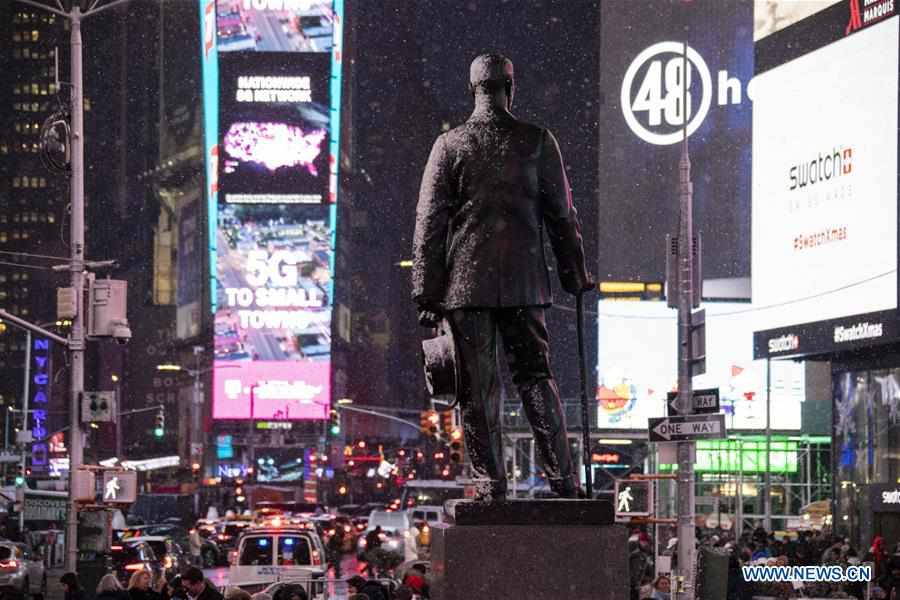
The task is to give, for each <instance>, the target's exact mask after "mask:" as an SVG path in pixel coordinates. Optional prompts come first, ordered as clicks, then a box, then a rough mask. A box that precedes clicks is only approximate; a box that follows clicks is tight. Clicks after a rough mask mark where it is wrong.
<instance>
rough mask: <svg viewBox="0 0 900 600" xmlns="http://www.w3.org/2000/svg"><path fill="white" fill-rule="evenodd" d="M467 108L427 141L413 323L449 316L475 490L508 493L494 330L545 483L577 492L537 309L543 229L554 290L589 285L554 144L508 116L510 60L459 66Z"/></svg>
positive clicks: (542, 287)
mask: <svg viewBox="0 0 900 600" xmlns="http://www.w3.org/2000/svg"><path fill="white" fill-rule="evenodd" d="M469 83H470V89H471V92H472V96H473V98H474V100H475V110H474V112H473V113H472V116H471V117H469V120H468V121H466V122H465V123H464V124H463V125H461V126H459V127H456V128H455V129H452V130H450V131H448V132H447V133H445V134H443V135H441V136H440V137H438V138H437V141H435V143H434V147H433V148H432V150H431V155H430V156H429V158H428V165H427V166H426V168H425V173H424V175H423V177H422V186H421V190H420V192H419V203H418V206H417V208H416V230H415V238H414V241H413V300H414V301H415V302H416V304H417V305H418V308H419V322H420V323H421V324H422V325H424V326H426V327H434V326H435V325H436V324H437V323H438V322H439V321H440V320H441V319H442V318H446V319H447V321H448V322H449V323H450V326H451V328H452V331H453V334H454V337H455V339H456V343H457V360H458V362H459V365H458V368H459V370H460V385H459V389H457V397H458V399H459V403H460V408H461V410H462V418H463V430H464V432H465V442H466V448H467V450H468V452H469V457H470V459H471V462H472V470H473V474H474V476H475V479H476V481H477V482H478V483H477V485H476V489H477V498H478V499H480V500H500V499H503V498H505V495H506V468H505V463H504V458H503V452H502V444H501V431H500V410H501V406H500V394H499V391H500V390H499V387H498V374H497V338H498V334H499V337H500V339H501V340H502V342H503V346H504V349H505V352H506V356H507V360H508V361H509V367H510V371H511V373H512V378H513V381H514V383H515V385H516V386H517V387H518V390H519V394H520V396H521V399H522V405H523V406H524V409H525V414H526V416H527V417H528V420H529V422H530V423H531V427H532V430H533V431H534V437H535V440H536V444H537V448H538V451H539V453H540V457H541V459H542V461H543V464H544V471H545V472H546V474H547V477H548V479H549V482H550V487H551V489H552V490H553V491H554V492H556V493H557V494H558V495H559V496H561V497H567V498H571V497H576V496H577V494H578V489H579V483H578V475H577V473H576V472H575V468H574V466H573V463H572V457H571V454H570V451H569V444H568V442H567V440H566V425H565V418H564V416H563V413H562V406H561V404H560V399H559V389H558V388H557V385H556V381H555V380H554V378H553V373H552V371H551V370H550V356H549V343H548V337H547V327H546V323H545V321H544V309H545V308H546V307H548V306H550V305H551V304H552V302H553V298H552V296H551V293H550V275H549V271H548V268H547V264H546V260H545V256H544V236H545V235H546V236H547V237H549V238H550V243H551V245H552V247H553V253H554V254H555V255H556V262H557V266H558V270H559V277H560V280H561V282H562V286H563V288H564V289H565V290H566V291H567V292H569V293H570V294H580V293H583V292H584V291H587V290H589V289H592V288H593V282H592V281H591V276H590V275H589V273H588V270H587V268H586V266H585V262H584V248H583V246H582V240H581V228H580V225H579V222H578V215H577V213H576V211H575V207H574V206H573V205H572V194H571V190H570V189H569V182H568V180H567V178H566V172H565V167H564V166H563V161H562V156H561V154H560V151H559V146H558V145H557V143H556V139H555V138H554V137H553V135H552V134H551V133H550V132H549V131H547V130H546V129H543V128H541V127H537V126H535V125H532V124H529V123H525V122H523V121H520V120H519V119H517V118H516V117H514V116H513V115H512V114H510V112H509V111H510V107H511V106H512V99H513V91H514V81H513V65H512V62H510V61H509V59H507V58H505V57H503V56H500V55H496V54H483V55H481V56H479V57H477V58H476V59H475V60H474V61H473V62H472V66H471V68H470V70H469Z"/></svg>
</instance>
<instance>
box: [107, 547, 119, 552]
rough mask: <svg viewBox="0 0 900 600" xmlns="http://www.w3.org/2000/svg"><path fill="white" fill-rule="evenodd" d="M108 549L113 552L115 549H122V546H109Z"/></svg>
mask: <svg viewBox="0 0 900 600" xmlns="http://www.w3.org/2000/svg"><path fill="white" fill-rule="evenodd" d="M109 549H110V550H112V551H113V552H115V551H117V550H121V549H122V546H110V548H109Z"/></svg>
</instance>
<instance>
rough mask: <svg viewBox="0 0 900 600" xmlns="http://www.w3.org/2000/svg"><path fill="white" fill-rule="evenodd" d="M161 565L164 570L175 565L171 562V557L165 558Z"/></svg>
mask: <svg viewBox="0 0 900 600" xmlns="http://www.w3.org/2000/svg"><path fill="white" fill-rule="evenodd" d="M163 565H164V566H165V568H167V569H171V568H172V567H174V566H175V563H174V562H173V561H172V557H171V556H167V557H166V560H165V562H164V563H163Z"/></svg>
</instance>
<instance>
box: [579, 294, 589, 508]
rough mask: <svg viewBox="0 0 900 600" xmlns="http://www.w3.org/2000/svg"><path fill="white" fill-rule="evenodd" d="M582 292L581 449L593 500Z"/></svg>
mask: <svg viewBox="0 0 900 600" xmlns="http://www.w3.org/2000/svg"><path fill="white" fill-rule="evenodd" d="M583 299H584V292H579V293H578V295H577V296H575V304H576V310H577V313H578V319H577V324H578V326H577V329H578V369H579V371H580V373H581V447H582V460H583V461H584V484H585V490H586V491H587V497H588V499H593V498H594V489H593V485H592V484H591V424H590V423H589V422H588V419H589V416H588V396H587V371H586V369H585V365H584V301H583Z"/></svg>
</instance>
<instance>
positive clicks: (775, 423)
mask: <svg viewBox="0 0 900 600" xmlns="http://www.w3.org/2000/svg"><path fill="white" fill-rule="evenodd" d="M704 308H705V309H706V373H705V374H703V375H699V376H697V377H694V379H693V383H694V389H703V388H718V389H719V396H720V402H721V405H722V408H723V412H724V413H725V425H726V426H727V427H728V429H729V430H733V429H739V430H741V429H764V428H765V426H766V363H765V361H763V360H753V345H752V340H753V322H752V319H751V316H752V315H753V314H754V305H752V304H739V303H707V304H705V305H704ZM598 331H599V346H598V356H597V381H598V385H597V390H596V400H597V426H598V427H600V428H601V429H632V430H645V431H646V429H647V419H649V418H651V417H664V416H666V396H667V394H668V392H670V391H674V390H675V389H676V388H677V382H678V373H677V366H678V362H677V359H678V357H677V348H678V346H677V331H676V318H675V311H674V310H673V309H671V308H669V307H668V306H666V303H665V302H617V301H613V300H603V301H600V302H599V303H598ZM805 395H806V383H805V371H804V366H803V364H802V363H796V362H793V361H774V362H772V364H771V402H772V406H777V407H778V409H777V411H773V412H772V428H773V429H776V430H796V429H800V425H801V422H800V413H801V406H800V403H801V402H802V401H803V400H804V399H805Z"/></svg>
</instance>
